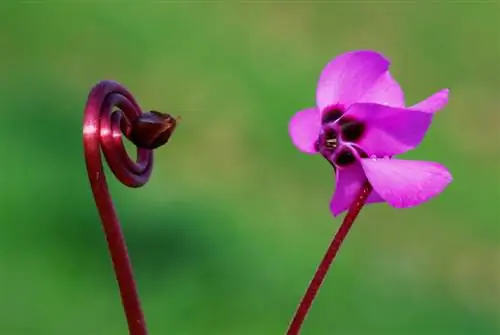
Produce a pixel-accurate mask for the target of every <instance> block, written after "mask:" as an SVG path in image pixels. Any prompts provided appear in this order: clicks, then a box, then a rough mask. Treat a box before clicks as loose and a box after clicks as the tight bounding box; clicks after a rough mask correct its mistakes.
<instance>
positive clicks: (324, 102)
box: [316, 50, 390, 112]
mask: <svg viewBox="0 0 500 335" xmlns="http://www.w3.org/2000/svg"><path fill="white" fill-rule="evenodd" d="M389 64H390V63H389V61H388V60H387V59H385V58H384V57H383V56H382V55H381V54H379V53H376V52H374V51H364V50H363V51H352V52H347V53H344V54H342V55H340V56H338V57H336V58H335V59H333V60H332V61H331V62H330V63H328V64H327V66H326V67H325V69H324V70H323V72H322V73H321V75H320V79H319V83H318V88H317V90H316V104H317V106H318V108H319V110H320V112H322V111H323V110H324V109H325V107H328V106H330V105H334V104H335V105H342V106H343V107H344V108H348V107H349V106H350V105H351V104H353V103H355V102H357V101H358V100H359V99H360V98H361V97H362V96H363V95H364V94H365V93H367V92H368V91H369V90H370V88H371V87H372V86H373V85H374V84H375V83H376V82H377V81H378V80H379V78H380V76H382V75H383V74H384V73H386V72H387V71H388V70H389Z"/></svg>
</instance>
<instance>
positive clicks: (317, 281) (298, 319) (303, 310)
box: [287, 182, 372, 335]
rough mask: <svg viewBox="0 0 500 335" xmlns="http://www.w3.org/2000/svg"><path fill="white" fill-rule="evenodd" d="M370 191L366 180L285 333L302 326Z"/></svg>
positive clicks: (297, 331)
mask: <svg viewBox="0 0 500 335" xmlns="http://www.w3.org/2000/svg"><path fill="white" fill-rule="evenodd" d="M371 191H372V186H371V185H370V183H368V182H366V183H365V184H364V185H363V187H362V188H361V190H360V192H359V194H358V196H357V198H356V199H357V200H356V201H355V202H354V203H353V204H352V205H351V207H350V208H349V211H348V212H347V215H346V216H345V218H344V221H343V222H342V225H341V226H340V228H339V230H338V231H337V233H336V234H335V236H334V238H333V239H332V242H331V243H330V246H329V247H328V249H327V251H326V254H325V256H324V257H323V260H322V261H321V263H320V264H319V266H318V269H317V270H316V273H315V274H314V277H313V279H312V280H311V283H310V284H309V287H308V288H307V290H306V293H305V294H304V297H303V298H302V301H301V302H300V304H299V307H298V308H297V311H296V312H295V315H294V317H293V319H292V322H291V323H290V326H289V328H288V331H287V335H297V334H299V332H300V328H301V327H302V324H303V323H304V320H305V318H306V316H307V313H308V312H309V309H310V308H311V306H312V303H313V301H314V298H315V297H316V294H317V293H318V291H319V289H320V287H321V284H322V283H323V281H324V279H325V277H326V274H327V273H328V269H329V268H330V265H331V264H332V262H333V260H334V259H335V256H336V255H337V253H338V251H339V249H340V246H341V245H342V242H343V241H344V239H345V238H346V236H347V234H348V233H349V230H350V229H351V227H352V224H353V223H354V221H355V220H356V218H357V216H358V214H359V212H360V211H361V209H362V208H363V206H364V205H365V203H366V200H367V199H368V196H369V195H370V193H371Z"/></svg>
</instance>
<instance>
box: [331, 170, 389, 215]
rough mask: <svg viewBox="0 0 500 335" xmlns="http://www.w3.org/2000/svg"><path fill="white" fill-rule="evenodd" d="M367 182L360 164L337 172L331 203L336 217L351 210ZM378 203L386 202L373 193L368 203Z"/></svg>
mask: <svg viewBox="0 0 500 335" xmlns="http://www.w3.org/2000/svg"><path fill="white" fill-rule="evenodd" d="M365 181H366V177H365V173H364V171H363V168H362V167H361V164H359V163H356V164H354V165H352V166H349V167H346V168H341V169H338V170H337V174H336V183H335V191H334V194H333V197H332V200H331V201H330V211H331V212H332V214H333V215H334V216H337V215H339V214H341V213H342V212H344V211H346V210H348V209H349V207H350V206H351V205H352V204H353V202H354V200H355V198H356V196H357V195H358V194H359V192H360V190H361V187H363V185H364V183H365ZM376 202H384V200H383V199H382V198H381V197H380V196H379V195H378V194H377V193H376V192H375V191H373V192H372V194H370V196H369V197H368V200H367V201H366V203H367V204H369V203H376Z"/></svg>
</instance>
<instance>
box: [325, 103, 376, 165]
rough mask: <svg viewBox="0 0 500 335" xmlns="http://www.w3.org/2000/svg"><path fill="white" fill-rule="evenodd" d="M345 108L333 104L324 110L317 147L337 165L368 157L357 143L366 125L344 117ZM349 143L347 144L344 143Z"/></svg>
mask: <svg viewBox="0 0 500 335" xmlns="http://www.w3.org/2000/svg"><path fill="white" fill-rule="evenodd" d="M343 114H344V112H343V109H342V108H341V107H339V106H332V107H329V108H327V109H326V110H325V111H324V112H323V116H322V119H321V123H322V128H321V132H320V135H319V137H318V140H317V141H316V149H317V150H318V151H319V152H320V153H321V155H323V157H325V158H326V159H327V160H328V161H329V162H330V163H332V164H333V165H334V166H336V167H346V166H349V165H351V164H353V163H354V162H356V160H357V159H358V157H367V155H366V153H365V152H363V150H361V149H360V148H359V147H358V146H356V145H351V144H356V142H358V141H359V140H360V139H361V138H362V136H363V135H364V133H365V130H366V126H365V124H364V123H363V122H360V121H358V120H356V119H354V118H352V117H350V116H344V117H343ZM343 144H347V145H343Z"/></svg>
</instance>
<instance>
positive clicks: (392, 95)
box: [357, 72, 405, 107]
mask: <svg viewBox="0 0 500 335" xmlns="http://www.w3.org/2000/svg"><path fill="white" fill-rule="evenodd" d="M357 102H374V103H377V104H381V105H387V106H391V107H404V106H405V97H404V93H403V90H402V89H401V86H399V84H398V82H397V81H396V80H395V79H394V78H393V77H392V76H391V74H390V73H389V72H386V73H385V74H383V75H382V76H380V77H379V78H378V80H377V81H376V82H375V84H373V86H372V87H371V88H370V89H369V90H368V91H367V92H366V93H365V94H364V95H363V96H362V97H361V98H360V99H359V100H358V101H357Z"/></svg>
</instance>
